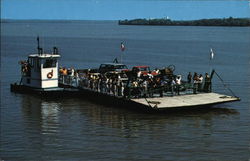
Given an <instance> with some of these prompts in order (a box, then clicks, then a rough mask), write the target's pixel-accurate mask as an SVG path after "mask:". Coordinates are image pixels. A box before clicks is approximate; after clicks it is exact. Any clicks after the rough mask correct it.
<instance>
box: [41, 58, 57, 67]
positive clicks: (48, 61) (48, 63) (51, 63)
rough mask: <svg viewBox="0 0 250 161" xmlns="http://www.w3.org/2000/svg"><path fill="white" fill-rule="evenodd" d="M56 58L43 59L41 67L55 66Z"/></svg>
mask: <svg viewBox="0 0 250 161" xmlns="http://www.w3.org/2000/svg"><path fill="white" fill-rule="evenodd" d="M56 63H57V61H56V59H45V62H44V64H43V68H53V67H56Z"/></svg>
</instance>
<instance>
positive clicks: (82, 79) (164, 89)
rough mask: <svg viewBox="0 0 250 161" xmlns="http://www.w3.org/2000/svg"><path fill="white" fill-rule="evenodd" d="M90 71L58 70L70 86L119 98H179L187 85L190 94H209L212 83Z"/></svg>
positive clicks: (195, 77)
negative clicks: (155, 96) (171, 96)
mask: <svg viewBox="0 0 250 161" xmlns="http://www.w3.org/2000/svg"><path fill="white" fill-rule="evenodd" d="M89 71H90V70H85V71H84V72H80V71H78V72H77V71H75V70H74V69H73V68H69V69H66V68H60V70H59V73H60V75H61V76H67V80H68V81H70V82H71V83H72V82H75V84H76V86H78V87H82V88H87V89H91V90H94V91H97V92H101V93H105V94H110V95H114V96H122V97H123V96H124V97H130V98H131V97H135V98H140V97H153V96H154V95H155V94H158V95H159V96H161V97H162V96H163V94H164V93H171V94H172V95H179V94H180V91H185V90H186V88H187V86H186V85H191V86H190V87H191V88H192V89H193V93H197V92H211V79H210V76H209V75H208V73H206V74H205V78H203V76H202V74H197V73H194V75H192V74H191V72H189V74H188V76H187V81H183V80H182V77H181V75H174V74H161V73H158V75H152V74H150V73H148V74H138V73H132V74H131V73H126V72H121V73H117V72H113V73H112V72H111V73H103V74H101V73H91V72H89ZM68 77H69V78H68ZM204 80H205V81H204ZM204 82H205V83H204Z"/></svg>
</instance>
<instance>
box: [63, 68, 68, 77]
mask: <svg viewBox="0 0 250 161" xmlns="http://www.w3.org/2000/svg"><path fill="white" fill-rule="evenodd" d="M62 74H63V75H68V71H67V69H66V68H65V67H63V69H62Z"/></svg>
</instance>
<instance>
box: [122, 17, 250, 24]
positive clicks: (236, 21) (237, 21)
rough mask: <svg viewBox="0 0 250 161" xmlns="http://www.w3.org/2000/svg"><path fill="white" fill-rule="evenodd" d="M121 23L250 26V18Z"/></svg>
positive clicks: (132, 21) (140, 20) (130, 22)
mask: <svg viewBox="0 0 250 161" xmlns="http://www.w3.org/2000/svg"><path fill="white" fill-rule="evenodd" d="M118 24H119V25H159V26H160V25H165V26H250V18H233V17H229V18H223V19H201V20H190V21H172V20H170V19H164V18H162V19H133V20H120V21H119V22H118Z"/></svg>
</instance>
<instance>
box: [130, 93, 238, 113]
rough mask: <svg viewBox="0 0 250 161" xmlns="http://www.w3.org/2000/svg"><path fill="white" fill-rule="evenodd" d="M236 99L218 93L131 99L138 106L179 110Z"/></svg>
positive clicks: (236, 99)
mask: <svg viewBox="0 0 250 161" xmlns="http://www.w3.org/2000/svg"><path fill="white" fill-rule="evenodd" d="M239 100H240V99H239V98H237V97H232V96H227V95H222V94H218V93H200V94H192V95H179V96H173V97H169V96H168V97H154V98H146V99H145V98H136V99H131V101H134V102H136V103H139V104H143V105H146V106H151V107H156V108H159V109H164V108H180V107H194V106H203V105H212V104H220V103H225V102H233V101H239Z"/></svg>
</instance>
